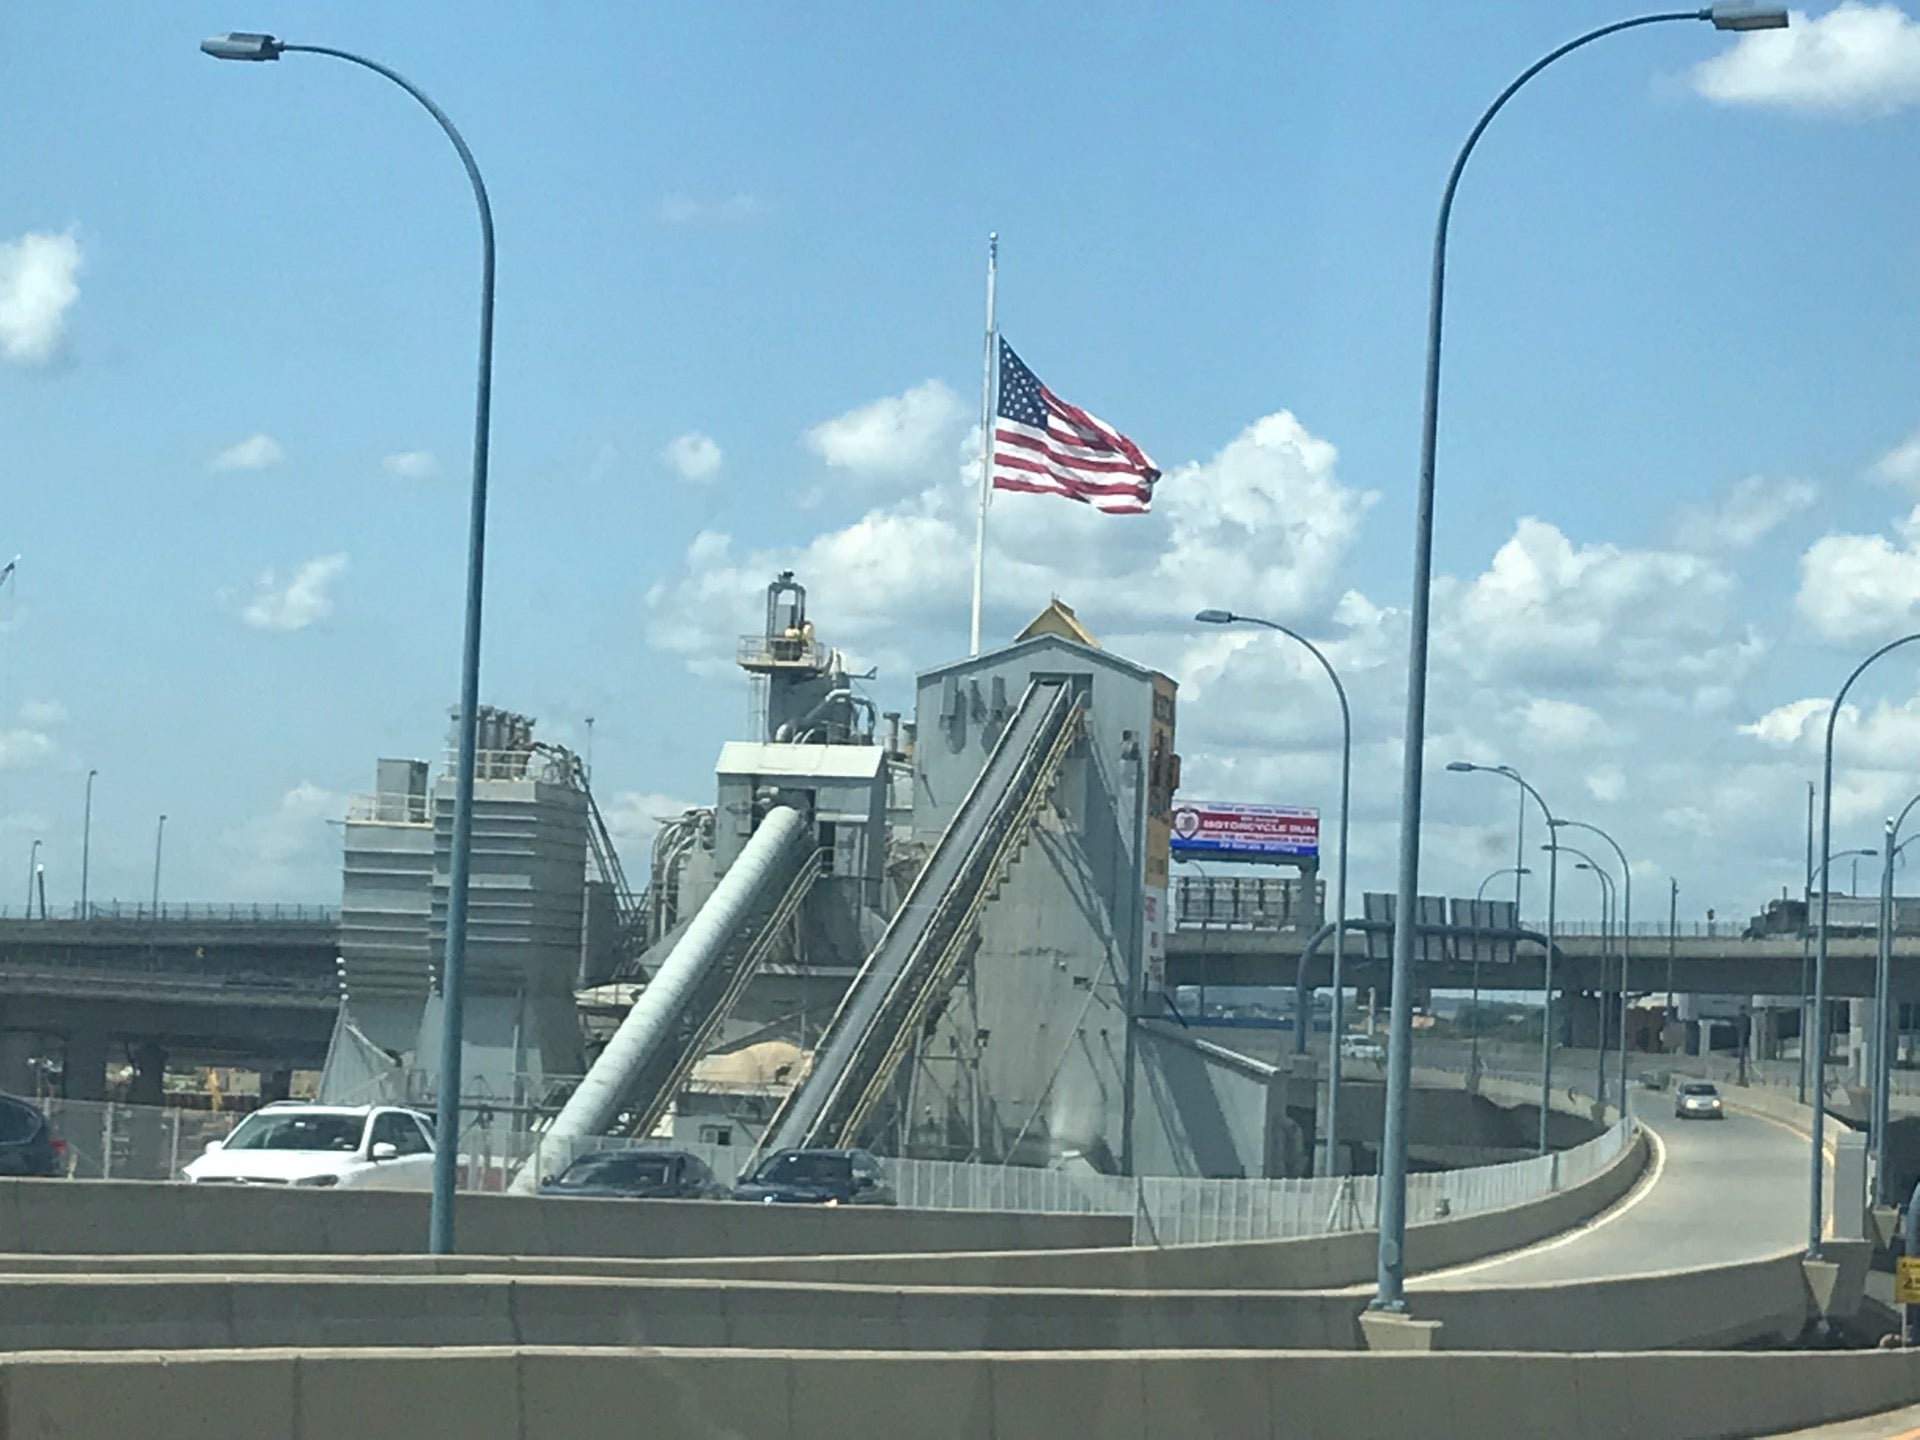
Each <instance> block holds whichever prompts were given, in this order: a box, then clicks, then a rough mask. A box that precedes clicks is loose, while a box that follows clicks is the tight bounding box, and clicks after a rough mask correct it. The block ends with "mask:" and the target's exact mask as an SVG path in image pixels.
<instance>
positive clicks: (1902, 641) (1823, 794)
mask: <svg viewBox="0 0 1920 1440" xmlns="http://www.w3.org/2000/svg"><path fill="white" fill-rule="evenodd" d="M1916 640H1920V631H1917V632H1915V633H1913V634H1911V635H1902V636H1901V637H1900V638H1899V639H1898V640H1889V641H1888V642H1887V643H1886V644H1884V645H1882V646H1881V647H1880V648H1879V649H1878V650H1876V651H1874V652H1873V653H1872V654H1871V655H1869V656H1867V658H1866V659H1864V660H1862V661H1861V662H1860V663H1859V664H1858V665H1856V666H1854V667H1853V673H1852V674H1851V675H1849V676H1847V679H1846V683H1845V684H1843V685H1842V686H1841V687H1840V690H1839V692H1838V693H1837V694H1836V695H1835V696H1834V697H1833V708H1832V709H1830V710H1828V711H1827V739H1826V746H1825V749H1824V750H1823V751H1822V752H1821V762H1820V777H1821V778H1820V853H1821V854H1822V855H1831V854H1832V853H1833V729H1834V726H1835V724H1836V723H1838V721H1839V719H1840V707H1841V706H1842V705H1844V704H1846V700H1847V692H1848V691H1849V690H1851V689H1853V682H1854V681H1856V680H1858V679H1859V678H1860V677H1861V676H1862V675H1864V674H1865V673H1866V671H1867V669H1868V667H1869V666H1871V665H1872V664H1873V662H1874V661H1876V660H1878V659H1879V658H1880V657H1881V656H1882V655H1885V654H1888V653H1889V652H1891V651H1894V650H1898V649H1899V648H1900V647H1901V646H1902V645H1911V644H1912V643H1913V642H1914V641H1916ZM1832 864H1833V862H1832V861H1831V860H1829V861H1828V862H1827V864H1826V865H1823V866H1822V867H1821V875H1820V931H1819V935H1818V938H1817V939H1816V940H1815V941H1814V953H1813V1031H1814V1034H1813V1041H1814V1046H1815V1050H1814V1057H1813V1064H1814V1071H1813V1084H1811V1085H1810V1086H1808V1087H1807V1088H1808V1089H1809V1090H1810V1091H1811V1092H1812V1093H1811V1096H1810V1097H1809V1098H1810V1099H1811V1100H1812V1102H1813V1126H1812V1133H1811V1135H1810V1136H1809V1137H1808V1138H1809V1147H1808V1157H1809V1158H1808V1162H1807V1171H1808V1175H1807V1257H1808V1258H1809V1259H1812V1260H1818V1259H1819V1258H1820V1238H1821V1237H1820V1232H1821V1230H1822V1229H1823V1228H1824V1226H1823V1223H1822V1222H1823V1221H1824V1219H1825V1216H1824V1214H1823V1213H1822V1212H1823V1202H1824V1200H1825V1198H1826V1197H1825V1196H1824V1195H1823V1194H1822V1193H1821V1187H1822V1185H1823V1184H1824V1183H1825V1181H1826V1155H1825V1152H1824V1151H1823V1149H1822V1148H1821V1147H1822V1146H1823V1145H1824V1144H1825V1143H1826V1130H1827V1085H1826V1070H1825V1062H1826V1058H1827V911H1828V901H1829V900H1830V899H1831V898H1832V895H1833V876H1832V875H1831V873H1829V872H1830V869H1831V866H1832ZM1805 1043H1806V1042H1805V1041H1802V1042H1801V1044H1802V1047H1803V1048H1804V1046H1805Z"/></svg>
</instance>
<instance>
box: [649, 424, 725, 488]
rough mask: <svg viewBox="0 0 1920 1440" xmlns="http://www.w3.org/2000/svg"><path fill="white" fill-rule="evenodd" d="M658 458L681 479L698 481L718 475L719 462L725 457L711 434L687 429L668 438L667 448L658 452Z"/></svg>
mask: <svg viewBox="0 0 1920 1440" xmlns="http://www.w3.org/2000/svg"><path fill="white" fill-rule="evenodd" d="M660 458H661V459H662V460H665V461H666V462H667V467H668V468H669V469H671V470H672V471H673V472H674V473H675V474H676V475H678V476H679V477H680V478H681V479H682V480H692V481H694V482H695V483H699V482H702V481H707V480H711V479H713V477H714V476H716V475H718V474H719V473H720V463H721V461H722V460H723V459H724V458H725V457H724V456H722V454H721V453H720V447H719V446H718V445H717V444H715V443H714V440H713V437H712V436H711V435H704V434H702V433H701V432H700V431H698V430H689V431H687V433H686V434H684V435H676V436H675V437H674V438H673V439H671V440H669V441H668V442H667V448H666V449H665V450H662V451H661V452H660Z"/></svg>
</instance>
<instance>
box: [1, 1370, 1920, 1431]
mask: <svg viewBox="0 0 1920 1440" xmlns="http://www.w3.org/2000/svg"><path fill="white" fill-rule="evenodd" d="M1917 1398H1920V1351H1887V1352H1873V1351H1864V1352H1851V1353H1837V1352H1836V1353H1796V1354H1781V1355H1562V1356H1539V1355H1526V1356H1519V1355H1498V1354H1493V1355H1448V1354H1431V1355H1412V1354H1409V1355H1322V1354H1298V1353H1272V1352H1269V1353H1265V1354H1256V1355H1249V1354H1223V1353H1195V1354H1178V1355H1168V1354H1141V1355H1126V1356H1119V1355H1046V1356H1034V1355H959V1354H956V1355H876V1354H834V1353H828V1352H809V1353H798V1354H796V1353H792V1352H785V1351H777V1350H774V1351H739V1350H683V1351H627V1352H620V1351H608V1350H571V1349H568V1350H514V1349H472V1350H437V1351H426V1350H405V1351H403V1350H387V1351H364V1350H330V1351H311V1352H306V1353H294V1352H285V1351H265V1352H252V1353H247V1354H233V1353H205V1354H197V1355H190V1356H180V1355H169V1356H161V1355H151V1354H137V1353H136V1354H126V1353H115V1354H98V1355H85V1356H34V1357H8V1358H7V1359H5V1360H4V1361H0V1434H4V1435H8V1436H29V1435H31V1436H46V1437H55V1436H103V1437H105V1436H132V1435H137V1436H140V1437H143V1440H203V1437H205V1436H207V1435H211V1434H221V1435H245V1436H248V1437H250V1440H576V1437H578V1436H581V1435H598V1434H606V1433H613V1432H612V1431H610V1430H609V1424H610V1421H611V1423H612V1425H613V1430H616V1431H625V1430H635V1431H637V1432H644V1433H646V1434H649V1435H658V1436H662V1437H676V1440H678V1437H686V1440H720V1437H729V1440H731V1437H737V1436H741V1435H750V1436H754V1437H756V1440H843V1437H845V1436H846V1435H848V1434H849V1433H853V1432H857V1433H861V1434H873V1435H886V1436H898V1437H902V1440H931V1437H941V1440H976V1437H977V1440H989V1437H991V1440H1042V1437H1045V1440H1053V1437H1057V1436H1059V1435H1063V1434H1091V1435H1100V1436H1103V1437H1113V1440H1146V1437H1148V1436H1155V1437H1158V1436H1169V1435H1234V1436H1240V1435H1336V1434H1337V1435H1419V1436H1422V1437H1424V1440H1454V1437H1459V1440H1481V1437H1484V1436H1486V1435H1489V1434H1494V1435H1501V1434H1504V1435H1515V1436H1521V1435H1579V1436H1582V1437H1585V1440H1612V1437H1620V1440H1626V1437H1632V1440H1683V1437H1684V1440H1714V1437H1723V1436H1724V1437H1731V1436H1739V1435H1766V1434H1776V1433H1778V1432H1781V1431H1786V1430H1793V1429H1798V1428H1802V1427H1805V1426H1810V1425H1816V1424H1822V1423H1827V1422H1831V1421H1834V1420H1840V1419H1846V1418H1850V1417H1853V1416H1856V1415H1861V1414H1867V1413H1872V1412H1877V1411H1883V1410H1890V1409H1894V1408H1896V1407H1898V1406H1901V1405H1904V1404H1909V1403H1911V1402H1913V1401H1914V1400H1915V1399H1917ZM613 1417H622V1418H620V1419H617V1420H616V1419H613Z"/></svg>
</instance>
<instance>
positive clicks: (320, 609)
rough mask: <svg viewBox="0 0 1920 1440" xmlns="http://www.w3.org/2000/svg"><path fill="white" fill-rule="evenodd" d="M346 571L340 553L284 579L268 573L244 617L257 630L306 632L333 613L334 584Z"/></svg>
mask: <svg viewBox="0 0 1920 1440" xmlns="http://www.w3.org/2000/svg"><path fill="white" fill-rule="evenodd" d="M346 568H347V557H346V556H345V555H337V554H336V555H316V556H315V557H314V558H313V559H311V560H309V561H307V562H306V563H305V564H304V565H302V566H301V567H300V568H299V569H297V570H295V571H294V572H293V574H292V575H290V576H287V577H285V578H284V579H283V578H282V577H281V576H280V575H278V574H277V573H275V572H274V571H272V570H267V571H264V572H262V574H261V575H260V578H259V579H258V580H256V581H255V582H254V588H253V595H252V598H251V599H249V600H248V601H247V604H246V606H245V608H244V609H242V610H241V612H240V618H241V620H242V621H244V622H245V623H246V624H248V625H250V626H252V627H253V628H254V629H255V630H304V629H306V628H307V626H309V625H312V624H314V623H315V622H316V621H320V620H324V619H326V618H327V616H329V615H331V614H332V613H333V583H334V581H336V580H338V579H339V578H340V576H341V575H342V574H344V573H345V572H346Z"/></svg>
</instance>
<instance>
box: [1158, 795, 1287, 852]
mask: <svg viewBox="0 0 1920 1440" xmlns="http://www.w3.org/2000/svg"><path fill="white" fill-rule="evenodd" d="M1173 853H1174V854H1175V855H1191V856H1193V857H1195V858H1196V859H1199V858H1204V857H1206V856H1209V855H1211V856H1212V857H1213V858H1215V859H1216V860H1253V861H1260V860H1266V861H1275V860H1280V861H1288V860H1293V861H1299V860H1307V861H1316V860H1318V859H1319V858H1320V812H1319V811H1318V810H1316V809H1313V808H1312V807H1310V806H1303V805H1231V804H1227V803H1224V802H1220V801H1212V800H1177V801H1175V802H1174V806H1173Z"/></svg>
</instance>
